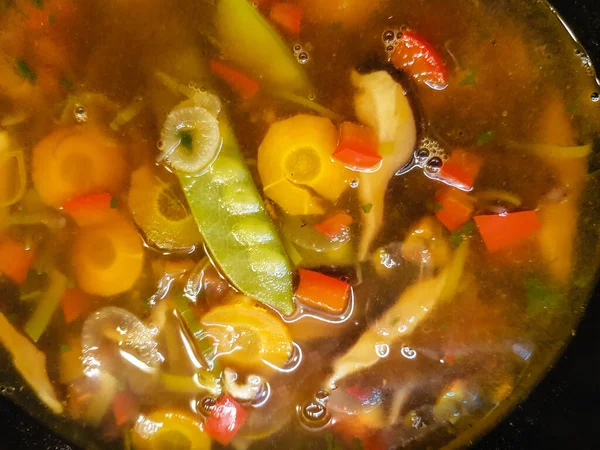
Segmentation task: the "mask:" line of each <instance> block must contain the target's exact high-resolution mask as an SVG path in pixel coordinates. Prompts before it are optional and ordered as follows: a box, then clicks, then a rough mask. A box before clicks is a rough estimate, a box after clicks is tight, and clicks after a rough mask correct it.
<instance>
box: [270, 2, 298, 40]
mask: <svg viewBox="0 0 600 450" xmlns="http://www.w3.org/2000/svg"><path fill="white" fill-rule="evenodd" d="M302 16H303V12H302V7H300V6H299V5H295V4H293V3H276V4H274V5H273V7H272V8H271V14H270V18H271V20H272V21H273V22H274V23H276V24H277V25H279V26H280V27H281V28H283V29H284V30H285V31H286V32H288V33H289V34H291V35H292V36H294V37H297V36H298V35H299V34H300V28H301V26H302Z"/></svg>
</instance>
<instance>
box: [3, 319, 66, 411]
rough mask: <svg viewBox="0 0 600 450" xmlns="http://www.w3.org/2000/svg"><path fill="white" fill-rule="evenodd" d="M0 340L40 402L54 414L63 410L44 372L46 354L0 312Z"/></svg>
mask: <svg viewBox="0 0 600 450" xmlns="http://www.w3.org/2000/svg"><path fill="white" fill-rule="evenodd" d="M0 342H2V346H3V347H5V348H6V349H7V350H8V352H9V353H10V355H11V357H12V360H13V364H14V365H15V368H16V369H17V370H18V371H19V372H20V373H21V375H23V378H25V381H26V382H27V384H29V386H31V388H32V389H33V390H34V392H35V393H36V394H37V396H38V397H39V398H40V400H41V401H42V402H44V404H45V405H46V406H48V408H50V409H51V410H52V411H53V412H55V413H56V414H61V413H62V412H63V406H62V404H61V403H60V401H59V400H58V398H57V396H56V392H55V391H54V388H53V387H52V383H51V382H50V379H49V378H48V373H47V372H46V355H45V353H44V352H42V351H41V350H39V349H38V348H37V347H36V346H35V345H34V344H32V343H31V341H29V340H28V339H27V338H26V337H24V336H23V335H22V334H21V333H19V332H18V331H17V330H16V329H15V328H14V327H13V326H12V325H11V323H10V322H9V321H8V319H7V318H6V316H5V315H4V314H2V313H0Z"/></svg>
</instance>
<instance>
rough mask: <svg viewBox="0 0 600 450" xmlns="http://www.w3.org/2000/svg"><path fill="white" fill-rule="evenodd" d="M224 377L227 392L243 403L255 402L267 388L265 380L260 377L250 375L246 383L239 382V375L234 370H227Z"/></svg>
mask: <svg viewBox="0 0 600 450" xmlns="http://www.w3.org/2000/svg"><path fill="white" fill-rule="evenodd" d="M223 375H224V378H225V381H224V383H225V390H226V392H228V393H229V394H231V396H232V397H233V398H234V399H236V400H238V401H241V402H251V401H253V400H254V399H255V398H256V397H258V394H260V392H261V391H262V390H263V388H264V387H265V380H263V378H262V377H261V376H259V375H252V374H250V375H248V376H247V377H246V382H245V383H240V382H239V381H238V378H239V375H238V374H237V373H236V372H235V371H233V370H232V369H229V368H227V369H225V370H224V371H223Z"/></svg>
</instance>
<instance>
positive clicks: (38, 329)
mask: <svg viewBox="0 0 600 450" xmlns="http://www.w3.org/2000/svg"><path fill="white" fill-rule="evenodd" d="M66 288H67V277H65V276H64V275H63V274H62V273H60V272H58V271H57V270H52V272H50V284H49V287H48V290H47V291H46V292H45V293H44V294H43V295H42V297H41V298H40V301H39V303H38V305H37V306H36V309H35V311H34V312H33V315H32V316H31V317H30V318H29V320H28V321H27V323H26V324H25V327H24V330H25V333H27V335H28V336H29V337H30V338H31V339H32V340H33V341H34V342H37V341H38V340H39V339H40V337H42V335H43V334H44V332H45V331H46V328H48V325H49V324H50V321H51V320H52V316H53V315H54V313H55V312H56V309H57V308H58V305H59V304H60V300H61V299H62V297H63V295H64V293H65V289H66Z"/></svg>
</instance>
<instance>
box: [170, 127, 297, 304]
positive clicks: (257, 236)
mask: <svg viewBox="0 0 600 450" xmlns="http://www.w3.org/2000/svg"><path fill="white" fill-rule="evenodd" d="M220 128H221V136H222V138H223V147H222V149H221V153H220V155H219V157H218V158H217V160H216V161H215V162H214V164H213V165H212V167H211V168H210V170H208V171H207V172H205V173H203V174H202V175H193V176H188V175H185V174H181V173H180V174H178V176H179V180H180V182H181V185H182V187H183V191H184V192H185V195H186V198H187V200H188V203H189V205H190V209H191V211H192V214H193V216H194V218H195V219H196V222H197V224H198V227H199V228H200V231H201V233H202V235H203V237H204V240H205V243H206V245H207V247H208V249H209V250H210V252H211V254H212V256H213V258H214V260H215V262H216V263H217V264H218V265H219V267H220V268H221V270H222V271H223V273H224V274H225V276H227V278H228V279H229V281H230V282H231V283H232V284H233V285H234V286H235V287H236V288H238V289H239V290H240V291H241V292H243V293H244V294H246V295H248V296H250V297H252V298H254V299H256V300H259V301H260V302H262V303H264V304H266V305H269V306H271V307H273V308H276V309H278V310H279V311H281V312H282V313H284V314H291V313H292V312H293V310H294V303H293V300H292V272H291V269H290V264H289V261H288V259H287V256H286V254H285V251H284V249H283V245H282V243H281V241H280V239H279V236H278V235H277V232H276V230H275V228H274V226H273V223H272V222H271V219H270V218H269V215H268V214H267V212H266V210H265V207H264V204H263V201H262V198H261V197H260V195H259V193H258V191H257V189H256V186H255V185H254V182H253V180H252V175H251V174H250V171H249V170H248V167H247V166H246V162H245V161H244V157H243V156H242V154H241V152H240V150H239V148H238V145H237V142H236V139H235V136H234V134H233V131H232V130H231V128H230V126H229V124H228V122H227V120H226V118H225V117H224V115H221V116H220Z"/></svg>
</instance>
